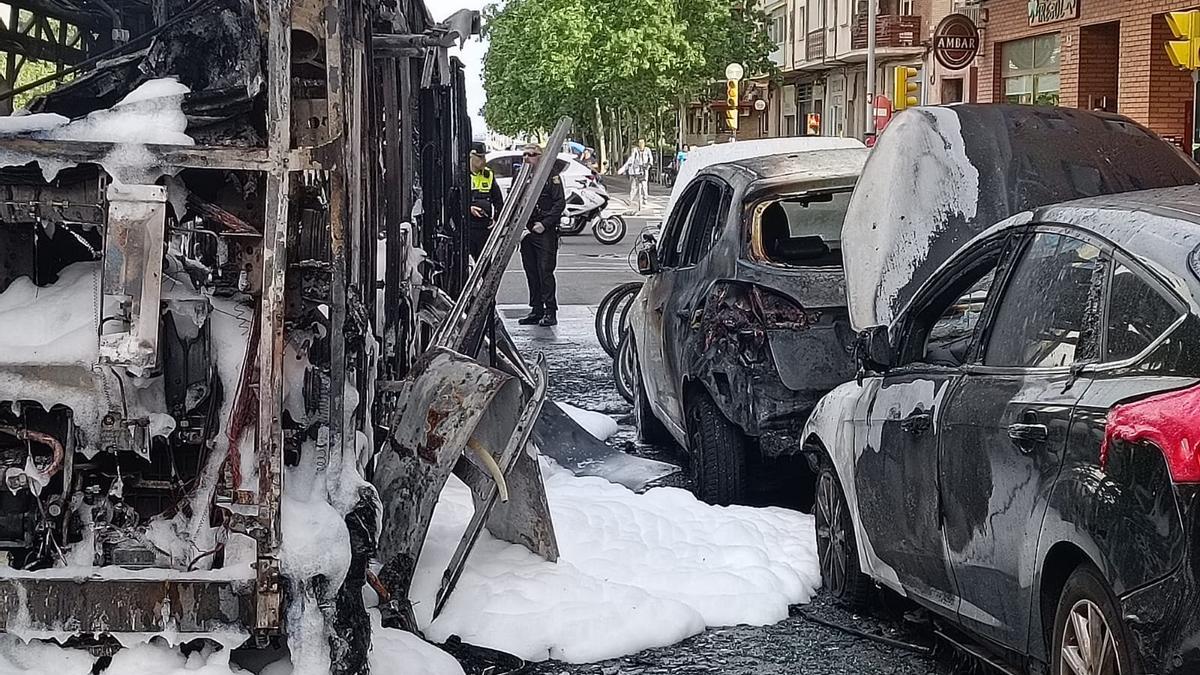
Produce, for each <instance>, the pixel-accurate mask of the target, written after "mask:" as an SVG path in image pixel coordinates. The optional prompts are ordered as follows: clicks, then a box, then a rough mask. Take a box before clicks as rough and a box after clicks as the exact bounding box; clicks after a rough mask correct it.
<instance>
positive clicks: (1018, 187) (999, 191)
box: [842, 105, 1200, 330]
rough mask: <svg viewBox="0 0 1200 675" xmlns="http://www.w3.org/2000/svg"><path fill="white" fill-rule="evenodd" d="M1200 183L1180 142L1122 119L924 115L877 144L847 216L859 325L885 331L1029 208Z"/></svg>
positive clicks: (1011, 113) (954, 110)
mask: <svg viewBox="0 0 1200 675" xmlns="http://www.w3.org/2000/svg"><path fill="white" fill-rule="evenodd" d="M1194 183H1200V169H1198V168H1197V167H1196V165H1195V164H1193V163H1192V162H1191V160H1189V159H1188V158H1187V157H1186V156H1184V155H1183V153H1182V152H1180V151H1179V150H1177V149H1176V148H1175V147H1174V146H1171V145H1169V144H1167V143H1166V142H1165V141H1163V140H1161V139H1160V138H1158V137H1157V136H1156V135H1154V134H1153V133H1152V132H1150V131H1148V130H1147V129H1145V128H1144V127H1142V126H1140V125H1138V124H1137V123H1135V122H1132V121H1130V120H1128V119H1126V118H1124V117H1120V116H1117V115H1108V114H1100V113H1091V112H1084V111H1080V110H1071V109H1065V108H1045V107H1040V108H1039V107H1032V106H1008V105H957V106H951V107H937V108H933V107H929V108H914V109H911V110H909V111H906V112H904V113H902V114H900V115H898V116H897V117H896V119H895V120H894V121H893V122H892V123H891V125H890V126H889V127H888V128H887V131H886V132H885V133H884V134H882V135H881V136H880V138H879V142H878V145H877V146H876V147H875V149H874V150H873V151H872V152H871V156H870V158H869V159H868V160H867V164H866V166H865V167H864V169H863V174H862V178H861V179H860V180H859V182H858V185H857V187H856V188H855V192H854V196H853V197H852V198H851V200H850V206H849V208H848V210H847V213H846V224H845V226H844V228H843V231H842V242H843V243H842V247H843V249H842V250H843V256H844V264H845V268H846V286H847V300H848V303H849V308H850V320H851V324H852V325H853V326H854V328H855V329H857V330H862V329H864V328H867V327H870V326H879V325H887V324H889V323H891V321H892V320H893V319H894V318H895V316H896V314H897V312H898V311H899V310H900V308H901V307H902V306H903V304H904V303H905V302H907V300H908V299H909V297H911V295H912V294H913V293H914V292H915V291H916V290H917V289H918V288H919V287H920V285H921V284H922V283H924V282H925V281H926V280H927V279H928V278H929V277H930V275H931V274H932V273H933V272H934V270H936V269H937V268H938V267H939V266H940V265H941V264H942V263H943V262H945V261H946V259H947V258H949V257H950V255H952V254H953V253H954V252H955V251H957V250H958V249H959V248H960V247H961V246H963V245H964V244H966V243H967V242H968V241H970V240H971V238H972V237H974V236H975V235H977V234H979V233H981V232H983V231H984V230H986V229H987V228H988V227H990V226H992V225H994V224H996V223H997V222H999V221H1001V220H1003V219H1005V218H1007V217H1009V216H1011V215H1013V214H1016V213H1019V212H1021V211H1026V210H1029V209H1033V208H1037V207H1039V206H1044V205H1048V204H1053V203H1056V202H1061V201H1067V200H1071V199H1079V198H1083V197H1092V196H1097V195H1105V194H1114V193H1118V192H1128V191H1131V190H1142V189H1149V188H1155V187H1171V186H1178V185H1189V184H1194Z"/></svg>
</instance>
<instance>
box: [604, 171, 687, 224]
mask: <svg viewBox="0 0 1200 675" xmlns="http://www.w3.org/2000/svg"><path fill="white" fill-rule="evenodd" d="M601 180H602V181H603V182H604V187H605V188H606V189H607V190H608V196H609V198H610V199H611V200H612V201H611V202H609V207H608V211H609V212H610V213H615V214H619V215H623V216H629V215H631V213H630V208H629V179H628V178H626V177H625V176H603V177H601ZM647 193H648V196H647V199H646V208H644V209H643V210H642V212H641V213H639V214H638V216H639V217H643V218H650V219H654V218H664V217H666V210H667V200H668V199H669V198H670V196H671V188H669V187H667V186H665V185H658V184H657V183H650V184H649V186H648V189H647Z"/></svg>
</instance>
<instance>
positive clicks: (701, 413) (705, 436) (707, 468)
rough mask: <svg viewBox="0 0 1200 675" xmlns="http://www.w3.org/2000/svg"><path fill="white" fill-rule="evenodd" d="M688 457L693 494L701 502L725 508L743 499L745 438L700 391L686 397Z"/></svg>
mask: <svg viewBox="0 0 1200 675" xmlns="http://www.w3.org/2000/svg"><path fill="white" fill-rule="evenodd" d="M687 433H688V453H689V454H690V455H691V464H692V491H693V492H694V493H695V494H696V497H698V498H699V499H700V500H701V501H704V502H707V503H709V504H719V505H721V506H727V505H729V504H734V503H737V502H741V501H743V500H744V498H745V496H746V437H745V435H744V434H742V430H741V429H739V428H737V426H736V425H735V424H734V423H733V422H730V421H729V420H728V419H727V418H726V417H725V415H724V414H722V413H721V411H720V409H718V408H717V404H716V402H715V401H713V400H712V397H711V396H709V395H708V392H704V391H701V392H699V393H695V394H693V395H691V396H689V397H688V402H687Z"/></svg>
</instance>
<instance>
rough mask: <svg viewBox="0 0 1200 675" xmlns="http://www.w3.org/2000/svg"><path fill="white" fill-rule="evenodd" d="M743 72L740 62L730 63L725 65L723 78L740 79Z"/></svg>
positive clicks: (744, 72)
mask: <svg viewBox="0 0 1200 675" xmlns="http://www.w3.org/2000/svg"><path fill="white" fill-rule="evenodd" d="M745 74H746V71H745V70H743V69H742V64H740V63H731V64H729V65H728V66H726V67H725V79H727V80H740V79H742V75H745Z"/></svg>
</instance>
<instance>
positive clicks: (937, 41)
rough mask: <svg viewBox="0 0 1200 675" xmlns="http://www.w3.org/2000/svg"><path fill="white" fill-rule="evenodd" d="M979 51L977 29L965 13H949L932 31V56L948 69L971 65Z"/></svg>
mask: <svg viewBox="0 0 1200 675" xmlns="http://www.w3.org/2000/svg"><path fill="white" fill-rule="evenodd" d="M978 53H979V29H978V28H976V27H975V22H974V21H971V18H970V17H968V16H966V15H965V14H949V15H947V16H946V18H944V19H942V20H941V22H940V23H938V25H937V29H936V30H934V31H933V58H935V59H937V62H938V63H939V64H941V66H942V67H943V68H946V69H948V70H959V69H961V68H966V67H967V66H969V65H971V62H972V61H974V60H975V55H976V54H978Z"/></svg>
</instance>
